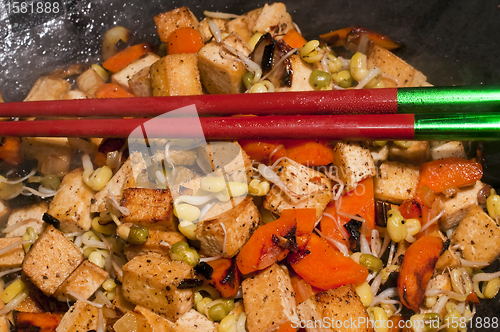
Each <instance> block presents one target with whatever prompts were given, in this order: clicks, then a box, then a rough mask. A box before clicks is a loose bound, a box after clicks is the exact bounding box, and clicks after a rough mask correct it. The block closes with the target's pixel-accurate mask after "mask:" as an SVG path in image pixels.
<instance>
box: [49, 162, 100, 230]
mask: <svg viewBox="0 0 500 332" xmlns="http://www.w3.org/2000/svg"><path fill="white" fill-rule="evenodd" d="M93 196H94V191H93V190H92V189H91V188H90V187H89V186H87V185H86V184H85V182H83V168H77V169H75V170H73V171H71V172H70V173H68V174H66V176H65V177H64V178H63V180H62V182H61V189H60V190H59V192H58V193H57V194H56V195H55V196H54V198H53V199H52V202H51V203H50V205H49V210H48V211H47V213H48V214H50V215H51V216H53V217H55V218H56V219H58V220H59V222H60V223H61V226H60V227H59V229H60V230H61V231H63V232H78V231H88V230H89V229H90V226H91V224H92V216H91V215H90V201H91V200H92V197H93Z"/></svg>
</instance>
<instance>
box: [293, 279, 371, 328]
mask: <svg viewBox="0 0 500 332" xmlns="http://www.w3.org/2000/svg"><path fill="white" fill-rule="evenodd" d="M297 309H298V312H299V318H300V321H299V320H297V321H295V322H294V321H292V324H294V323H295V324H296V325H299V323H300V325H301V326H304V327H305V329H306V331H322V332H323V331H324V332H328V331H342V332H344V331H345V332H348V331H352V332H372V331H373V324H369V323H368V321H369V316H368V313H367V312H366V309H365V306H364V305H363V303H362V302H361V300H360V299H359V296H358V294H356V291H355V290H354V287H353V286H352V285H347V286H341V287H338V288H335V289H330V290H327V291H323V292H320V293H317V294H316V295H314V296H312V297H311V298H309V299H307V300H306V301H304V302H302V303H301V304H299V306H298V307H297ZM315 322H316V323H317V324H321V326H319V329H316V327H315V325H314V324H315Z"/></svg>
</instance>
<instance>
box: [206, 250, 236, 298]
mask: <svg viewBox="0 0 500 332" xmlns="http://www.w3.org/2000/svg"><path fill="white" fill-rule="evenodd" d="M207 263H208V265H210V266H211V267H212V268H213V272H212V278H211V279H210V280H209V284H211V285H212V286H214V288H215V289H216V290H217V291H218V292H219V293H220V295H221V296H222V297H232V296H235V295H236V294H237V293H238V289H239V287H240V273H239V271H238V269H237V268H236V262H234V261H233V260H232V259H228V258H220V259H217V260H215V261H210V262H207Z"/></svg>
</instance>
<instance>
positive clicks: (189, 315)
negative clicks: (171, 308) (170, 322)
mask: <svg viewBox="0 0 500 332" xmlns="http://www.w3.org/2000/svg"><path fill="white" fill-rule="evenodd" d="M170 332H217V326H216V325H215V323H214V322H212V321H211V320H210V319H208V318H207V317H206V316H205V315H202V314H200V313H199V312H198V311H196V310H194V309H191V310H189V311H188V312H186V313H185V314H184V315H182V317H181V318H179V320H178V321H177V322H175V325H174V326H173V327H172V329H171V330H170Z"/></svg>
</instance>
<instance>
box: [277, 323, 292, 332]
mask: <svg viewBox="0 0 500 332" xmlns="http://www.w3.org/2000/svg"><path fill="white" fill-rule="evenodd" d="M293 326H294V325H293V324H292V322H290V321H287V322H285V323H283V324H281V325H280V327H279V328H278V330H277V331H276V332H297V329H296V328H294V327H293Z"/></svg>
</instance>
